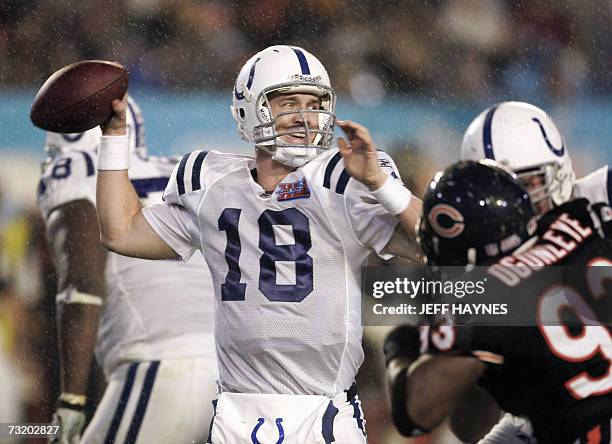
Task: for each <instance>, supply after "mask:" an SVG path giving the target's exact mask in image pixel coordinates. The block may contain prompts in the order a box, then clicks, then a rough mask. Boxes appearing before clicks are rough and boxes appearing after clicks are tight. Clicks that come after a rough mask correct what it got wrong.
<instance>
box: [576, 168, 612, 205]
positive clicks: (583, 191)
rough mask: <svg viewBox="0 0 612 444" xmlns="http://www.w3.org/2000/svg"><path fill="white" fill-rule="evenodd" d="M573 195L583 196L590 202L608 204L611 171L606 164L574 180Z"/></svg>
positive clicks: (611, 180)
mask: <svg viewBox="0 0 612 444" xmlns="http://www.w3.org/2000/svg"><path fill="white" fill-rule="evenodd" d="M573 197H575V198H576V197H584V198H586V199H588V200H589V201H590V202H592V203H597V202H604V203H605V204H606V205H610V201H611V199H610V198H611V197H612V171H611V170H610V169H609V167H608V165H606V166H603V167H601V168H599V169H597V170H595V171H593V172H592V173H591V174H589V175H587V176H584V177H581V178H580V179H577V180H576V182H574V191H573Z"/></svg>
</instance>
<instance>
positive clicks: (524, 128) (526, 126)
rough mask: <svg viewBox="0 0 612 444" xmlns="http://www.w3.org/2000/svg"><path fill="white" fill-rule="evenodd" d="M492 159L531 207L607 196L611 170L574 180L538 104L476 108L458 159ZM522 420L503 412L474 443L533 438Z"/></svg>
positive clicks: (557, 135) (611, 197)
mask: <svg viewBox="0 0 612 444" xmlns="http://www.w3.org/2000/svg"><path fill="white" fill-rule="evenodd" d="M484 158H486V159H493V160H496V161H498V162H501V163H503V164H505V165H507V166H509V167H510V168H511V169H512V170H513V171H514V172H515V173H516V174H517V175H518V177H519V179H521V180H522V182H523V183H524V185H525V186H526V187H527V189H528V191H529V194H530V197H531V200H532V202H533V203H534V206H535V208H536V210H537V212H538V213H539V214H540V215H542V214H544V213H546V212H547V211H548V210H550V209H552V208H553V207H554V206H558V205H561V204H563V203H565V202H567V201H569V200H571V199H574V198H580V197H582V198H586V199H588V200H589V201H590V202H593V203H597V202H604V203H606V204H607V205H609V204H610V202H611V201H612V171H610V169H609V167H608V166H607V165H606V166H604V167H601V168H599V169H597V170H596V171H594V172H592V173H591V174H589V175H588V176H585V177H583V178H581V179H577V180H576V179H575V177H576V176H575V174H574V171H573V169H572V161H571V158H570V155H569V152H568V150H567V147H566V146H565V141H564V138H563V136H562V135H561V132H560V131H559V129H558V128H557V126H556V125H555V123H554V121H553V120H552V119H551V118H550V117H549V116H548V114H547V113H546V112H545V111H543V110H542V109H540V108H538V107H536V106H534V105H531V104H529V103H524V102H502V103H499V104H497V105H493V106H491V107H490V108H487V109H486V110H484V111H483V112H481V113H480V114H479V115H478V116H477V117H476V118H475V119H474V120H473V121H472V122H471V123H470V125H469V126H468V128H467V130H466V131H465V134H464V135H463V141H462V144H461V160H480V159H484ZM534 441H535V438H533V437H532V436H531V425H530V424H529V423H528V421H527V420H524V419H522V418H517V417H514V416H512V415H509V414H506V415H504V417H503V418H502V419H501V421H500V423H499V424H497V425H496V426H495V427H494V428H493V429H492V430H491V432H490V433H489V434H488V435H487V436H485V437H484V438H483V439H482V440H481V441H480V443H479V444H501V443H509V444H512V443H516V444H522V443H526V442H534Z"/></svg>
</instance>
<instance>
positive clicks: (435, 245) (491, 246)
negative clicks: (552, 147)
mask: <svg viewBox="0 0 612 444" xmlns="http://www.w3.org/2000/svg"><path fill="white" fill-rule="evenodd" d="M536 225H537V224H536V218H535V212H534V209H533V206H532V204H531V201H530V200H529V194H528V193H527V191H526V190H525V188H523V186H522V185H521V184H520V183H519V181H518V180H517V178H516V176H515V175H514V173H512V171H510V170H509V169H507V168H506V167H504V166H502V165H501V164H498V163H496V162H493V161H490V160H481V161H478V162H475V161H461V162H457V163H454V164H453V165H451V166H449V167H448V168H447V169H446V170H444V172H439V173H438V174H436V175H435V177H434V179H433V180H432V181H431V183H430V184H429V188H428V189H427V192H426V193H425V198H424V199H423V215H422V216H421V220H420V222H419V224H418V231H419V233H418V237H419V242H420V244H421V248H422V249H423V252H424V253H425V255H426V257H427V262H428V263H429V264H432V265H440V266H441V265H467V264H472V265H476V264H478V265H481V264H487V263H489V262H492V261H493V260H495V259H497V258H499V257H501V256H503V255H506V254H509V253H510V252H512V251H514V250H515V249H516V248H518V247H519V246H520V245H521V244H522V243H524V242H525V241H526V240H527V239H529V238H530V237H531V235H532V234H533V233H534V232H535V229H536Z"/></svg>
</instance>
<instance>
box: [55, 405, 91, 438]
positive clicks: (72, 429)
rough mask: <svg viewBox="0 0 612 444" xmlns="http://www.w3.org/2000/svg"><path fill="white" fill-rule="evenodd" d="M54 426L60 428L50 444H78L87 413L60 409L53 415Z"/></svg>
mask: <svg viewBox="0 0 612 444" xmlns="http://www.w3.org/2000/svg"><path fill="white" fill-rule="evenodd" d="M53 425H57V426H59V431H58V432H57V435H55V437H53V438H51V439H50V440H49V443H50V444H78V443H79V442H80V441H81V431H82V430H83V426H84V425H85V413H83V412H80V411H78V410H73V409H69V408H65V407H60V408H58V409H57V410H56V411H55V413H54V414H53Z"/></svg>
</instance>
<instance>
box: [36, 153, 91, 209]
mask: <svg viewBox="0 0 612 444" xmlns="http://www.w3.org/2000/svg"><path fill="white" fill-rule="evenodd" d="M95 159H96V155H95V152H94V151H76V150H75V151H71V152H68V153H64V154H61V155H59V156H57V157H55V158H53V159H51V160H50V161H48V162H47V163H46V164H45V165H44V167H43V173H42V177H41V179H40V182H39V184H38V192H37V201H38V207H39V208H40V211H41V213H42V215H43V218H44V219H45V220H46V219H47V218H48V217H49V215H50V214H51V212H52V211H53V210H54V209H55V208H57V207H59V206H61V205H64V204H67V203H69V202H72V201H76V200H87V201H89V202H91V203H92V204H93V205H95V204H96V165H95Z"/></svg>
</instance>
